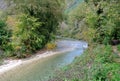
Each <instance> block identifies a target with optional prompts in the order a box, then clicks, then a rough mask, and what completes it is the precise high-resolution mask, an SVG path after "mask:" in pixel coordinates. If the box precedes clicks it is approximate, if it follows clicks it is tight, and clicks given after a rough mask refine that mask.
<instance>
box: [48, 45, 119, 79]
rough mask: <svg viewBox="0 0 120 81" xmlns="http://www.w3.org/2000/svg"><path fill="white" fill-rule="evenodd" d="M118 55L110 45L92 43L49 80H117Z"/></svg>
mask: <svg viewBox="0 0 120 81" xmlns="http://www.w3.org/2000/svg"><path fill="white" fill-rule="evenodd" d="M119 80H120V56H119V55H118V53H115V52H114V49H113V46H111V45H92V46H90V47H89V48H88V49H87V50H86V51H85V52H84V54H82V55H81V56H80V57H77V58H76V59H75V60H74V62H73V63H71V64H70V65H68V66H66V67H64V68H62V69H61V70H60V71H57V72H56V75H55V76H54V78H52V79H50V80H49V81H119Z"/></svg>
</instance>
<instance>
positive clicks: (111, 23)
mask: <svg viewBox="0 0 120 81" xmlns="http://www.w3.org/2000/svg"><path fill="white" fill-rule="evenodd" d="M119 3H120V2H119V1H118V0H115V1H112V0H98V1H97V0H86V2H83V3H81V4H80V5H79V6H78V7H77V8H74V10H72V11H71V12H70V13H69V14H68V19H67V20H66V22H67V23H68V24H69V26H70V27H69V28H68V30H71V31H68V33H66V34H67V35H65V36H70V37H73V38H77V39H84V40H87V41H92V42H98V43H103V44H110V43H111V41H112V40H119V37H120V36H119V35H120V34H119V30H120V27H119V23H120V18H119V17H120V14H119V11H120V10H119V7H120V4H119Z"/></svg>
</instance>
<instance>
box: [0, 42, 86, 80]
mask: <svg viewBox="0 0 120 81" xmlns="http://www.w3.org/2000/svg"><path fill="white" fill-rule="evenodd" d="M85 45H87V43H86V42H84V41H77V40H59V41H57V48H56V49H55V50H53V52H56V51H58V52H59V53H58V54H55V55H52V56H49V57H45V58H42V59H38V60H35V61H33V62H30V63H28V64H25V65H20V66H19V67H16V68H14V69H12V70H10V71H7V72H5V73H4V74H2V75H0V81H47V80H48V78H49V77H52V76H53V75H54V72H55V71H56V70H57V69H60V68H62V67H64V66H65V65H68V64H70V63H71V62H72V61H73V60H74V58H75V57H77V56H80V55H81V54H82V53H83V51H84V46H85ZM71 48H72V49H71ZM66 49H70V50H69V51H66V52H64V53H60V51H62V50H66Z"/></svg>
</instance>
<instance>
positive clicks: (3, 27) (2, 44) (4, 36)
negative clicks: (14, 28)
mask: <svg viewBox="0 0 120 81" xmlns="http://www.w3.org/2000/svg"><path fill="white" fill-rule="evenodd" d="M3 19H4V18H3ZM3 19H0V48H1V49H2V50H6V49H9V45H8V42H9V41H10V36H11V32H10V30H8V29H7V24H6V22H5V20H3Z"/></svg>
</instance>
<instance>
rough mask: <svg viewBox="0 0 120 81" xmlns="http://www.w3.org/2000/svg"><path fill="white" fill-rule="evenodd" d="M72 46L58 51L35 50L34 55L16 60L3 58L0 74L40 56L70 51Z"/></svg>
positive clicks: (35, 59)
mask: <svg viewBox="0 0 120 81" xmlns="http://www.w3.org/2000/svg"><path fill="white" fill-rule="evenodd" d="M73 49H74V48H68V49H64V50H60V51H48V50H44V51H42V52H41V51H39V52H37V53H36V54H35V55H33V56H31V57H29V58H26V59H17V60H13V59H9V60H4V61H3V64H2V65H1V66H0V74H3V73H5V72H7V71H9V70H11V69H14V68H16V67H18V66H21V65H25V64H28V63H31V62H33V61H37V60H40V59H42V58H45V57H49V56H52V55H55V54H60V53H64V52H68V51H72V50H73Z"/></svg>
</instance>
